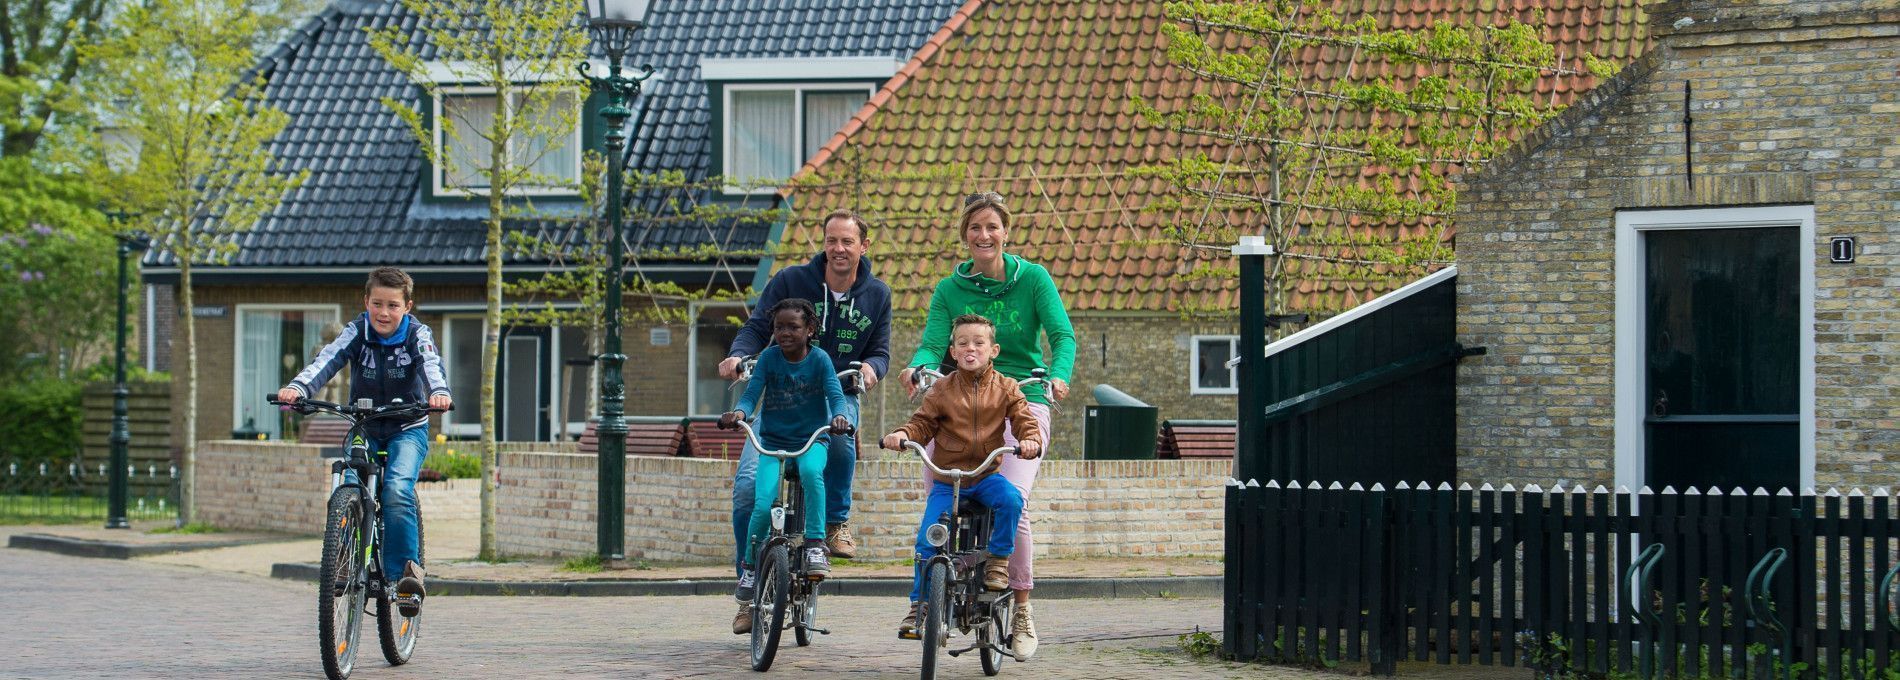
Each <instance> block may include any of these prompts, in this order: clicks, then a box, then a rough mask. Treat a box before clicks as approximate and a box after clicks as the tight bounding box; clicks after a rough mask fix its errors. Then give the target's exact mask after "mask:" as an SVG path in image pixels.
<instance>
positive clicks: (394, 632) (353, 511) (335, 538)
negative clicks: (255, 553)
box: [269, 394, 441, 680]
mask: <svg viewBox="0 0 1900 680" xmlns="http://www.w3.org/2000/svg"><path fill="white" fill-rule="evenodd" d="M269 401H270V403H272V404H275V405H278V406H283V407H287V408H289V409H291V410H294V411H296V412H298V413H301V414H303V415H311V414H314V413H328V414H331V415H335V416H338V417H341V418H343V419H345V420H348V421H350V430H349V433H348V434H346V435H345V436H344V439H343V442H344V450H345V451H346V454H345V456H344V458H343V459H342V460H338V461H335V462H332V463H331V464H330V502H329V505H328V506H327V507H328V514H327V516H326V517H325V520H324V531H323V560H322V565H321V567H320V568H319V569H318V576H317V639H318V648H319V649H320V651H321V654H322V658H323V672H324V674H325V675H327V676H329V677H330V678H331V680H344V679H345V678H348V677H349V676H350V671H352V670H354V669H355V667H356V651H357V641H358V640H359V639H360V637H361V636H360V634H361V630H362V623H363V619H362V616H363V615H364V614H366V613H369V612H368V607H367V603H366V601H367V600H368V599H369V598H370V596H374V597H375V599H376V634H377V638H378V640H379V642H380V643H381V646H382V651H383V659H384V660H385V661H388V662H389V665H391V666H400V665H403V664H405V663H408V662H409V659H410V657H411V655H412V654H414V652H415V648H416V640H417V639H418V638H419V637H420V635H421V632H422V613H421V612H417V613H416V615H415V616H403V615H402V613H401V611H400V609H401V607H402V606H403V605H414V604H420V602H419V601H418V602H409V601H398V596H397V595H396V594H395V588H394V585H393V584H394V580H395V579H394V578H392V577H391V575H389V574H384V573H383V569H382V546H383V531H384V528H383V515H382V492H383V467H384V466H383V463H384V462H386V461H387V459H388V456H389V452H387V451H378V452H376V454H375V455H374V456H372V455H371V453H370V451H369V442H368V440H367V439H366V438H364V436H363V426H364V425H365V424H368V423H369V422H371V421H375V420H383V419H405V420H406V419H413V418H415V417H416V416H419V415H423V414H427V413H440V412H441V410H439V409H432V408H429V406H428V404H424V403H415V404H404V403H401V402H400V400H399V401H397V402H396V403H391V404H387V405H384V406H372V405H371V404H370V400H368V399H358V400H356V403H355V404H354V405H348V404H336V403H331V402H327V401H320V400H316V399H300V400H298V401H297V402H296V403H294V404H292V403H285V402H283V401H280V400H278V399H277V395H275V394H272V395H270V397H269ZM352 470H353V471H355V472H356V480H355V481H350V480H349V478H348V477H347V476H346V475H345V473H346V472H347V471H352ZM421 513H422V508H421V507H420V506H418V507H417V508H416V563H417V564H424V562H423V539H422V515H421ZM364 518H370V519H369V521H368V522H365V521H364ZM395 576H398V577H399V576H400V575H395Z"/></svg>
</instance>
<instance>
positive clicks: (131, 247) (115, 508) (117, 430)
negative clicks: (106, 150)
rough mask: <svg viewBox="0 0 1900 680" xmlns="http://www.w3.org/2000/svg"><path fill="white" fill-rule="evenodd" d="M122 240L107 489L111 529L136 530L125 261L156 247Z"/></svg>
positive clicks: (135, 238)
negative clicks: (129, 511) (131, 497)
mask: <svg viewBox="0 0 1900 680" xmlns="http://www.w3.org/2000/svg"><path fill="white" fill-rule="evenodd" d="M127 217H128V216H127V215H126V214H124V213H119V212H114V213H113V214H112V219H113V221H114V222H116V223H118V224H121V225H123V224H125V221H126V218H127ZM118 238H119V342H118V346H117V349H116V354H117V359H116V362H117V367H116V368H115V369H114V370H113V385H112V436H111V437H110V442H111V444H112V461H111V465H112V471H111V474H109V475H108V476H107V479H108V480H109V481H108V482H107V486H106V528H107V529H129V528H131V527H132V524H131V522H128V521H126V518H125V506H126V496H127V495H128V494H129V492H130V490H129V489H128V488H127V487H128V486H130V484H129V480H128V479H127V478H128V477H129V476H130V474H131V470H130V467H129V466H130V465H131V461H129V460H128V459H127V458H128V456H127V453H126V450H125V449H126V446H127V445H128V444H130V443H131V442H132V429H131V424H130V423H129V422H127V409H126V405H125V400H126V397H127V396H130V394H131V392H130V390H127V389H126V387H125V325H126V324H125V288H126V264H125V261H126V258H128V257H131V256H133V255H137V254H139V253H143V252H145V251H146V250H147V249H150V248H151V247H152V242H151V239H149V238H147V237H146V236H145V234H144V233H143V232H138V231H130V232H123V233H120V234H119V237H118ZM145 332H147V333H150V332H152V331H151V329H149V328H148V329H145Z"/></svg>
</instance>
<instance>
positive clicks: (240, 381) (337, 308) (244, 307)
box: [231, 302, 350, 439]
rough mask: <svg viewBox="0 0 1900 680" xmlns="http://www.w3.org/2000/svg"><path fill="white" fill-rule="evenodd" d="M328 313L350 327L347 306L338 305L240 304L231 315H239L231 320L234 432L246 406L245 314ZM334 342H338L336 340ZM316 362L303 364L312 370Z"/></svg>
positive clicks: (307, 359) (281, 434) (232, 426)
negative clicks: (241, 395) (244, 394)
mask: <svg viewBox="0 0 1900 680" xmlns="http://www.w3.org/2000/svg"><path fill="white" fill-rule="evenodd" d="M324 311H327V312H330V313H332V314H335V315H336V322H337V323H349V321H350V320H349V319H345V318H343V305H338V304H323V303H320V302H312V303H308V304H297V303H281V304H280V303H271V304H263V303H240V304H237V305H235V306H234V309H233V310H232V312H231V313H232V314H235V315H236V316H237V318H235V319H232V320H231V331H232V333H231V429H233V430H235V429H237V428H240V427H243V426H244V409H243V407H242V404H243V403H244V402H243V400H242V399H241V398H240V397H239V396H238V395H240V394H243V390H244V358H245V357H244V313H245V312H324ZM332 340H334V338H332ZM312 358H314V357H303V362H304V363H303V365H304V366H309V365H310V360H311V359H312ZM299 370H302V369H301V368H299ZM330 379H331V380H335V379H336V377H335V376H331V378H330ZM278 387H283V386H282V385H279V386H278ZM284 434H285V433H282V432H280V433H278V435H277V436H278V438H279V439H281V438H282V437H283V436H284Z"/></svg>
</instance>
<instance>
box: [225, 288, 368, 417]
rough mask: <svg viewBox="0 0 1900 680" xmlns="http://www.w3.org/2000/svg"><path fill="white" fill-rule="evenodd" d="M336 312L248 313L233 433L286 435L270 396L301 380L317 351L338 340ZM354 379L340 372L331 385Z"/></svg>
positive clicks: (240, 349)
mask: <svg viewBox="0 0 1900 680" xmlns="http://www.w3.org/2000/svg"><path fill="white" fill-rule="evenodd" d="M335 323H336V313H335V312H333V311H330V310H327V309H308V310H247V311H245V312H244V319H243V324H242V325H243V329H244V331H243V333H244V335H243V337H242V338H241V339H240V341H239V344H238V357H237V365H238V393H237V395H236V401H237V405H238V408H237V413H236V414H235V415H236V420H235V421H234V422H233V423H232V425H233V426H234V427H233V429H236V428H241V427H252V428H255V429H256V430H257V431H259V432H267V433H269V434H270V436H271V438H272V439H279V438H282V437H283V436H284V434H285V433H284V431H283V428H282V427H281V424H282V420H283V419H282V418H281V417H279V415H280V414H279V413H278V411H277V408H276V407H274V406H271V405H270V403H269V402H268V401H267V400H266V398H265V396H266V395H268V394H271V393H274V392H276V391H277V390H278V388H281V387H283V386H284V384H285V383H288V382H290V379H291V378H294V377H296V376H297V373H298V372H299V371H302V370H303V367H304V366H306V365H308V364H309V363H310V360H311V359H314V358H316V355H317V350H318V349H319V348H321V347H323V345H324V344H325V343H326V342H328V341H330V340H333V339H335V336H334V335H333V334H331V333H330V332H329V331H330V326H331V325H332V324H335ZM348 380H349V375H348V374H346V373H344V372H341V371H339V372H338V374H337V375H335V376H333V377H331V378H330V382H331V383H338V382H344V381H348Z"/></svg>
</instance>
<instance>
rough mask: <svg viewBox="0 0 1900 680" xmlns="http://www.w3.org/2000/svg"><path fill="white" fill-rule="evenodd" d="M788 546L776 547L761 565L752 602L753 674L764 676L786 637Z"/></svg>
mask: <svg viewBox="0 0 1900 680" xmlns="http://www.w3.org/2000/svg"><path fill="white" fill-rule="evenodd" d="M786 560H787V552H786V549H785V544H783V543H779V544H777V545H773V546H772V547H771V548H768V549H767V550H766V551H765V559H763V560H761V561H760V562H759V581H758V584H759V586H758V594H757V595H755V596H754V597H755V598H756V599H754V600H753V601H752V670H755V671H759V672H764V671H766V670H768V669H770V668H771V667H772V658H773V657H774V656H777V655H778V642H779V638H780V637H781V636H783V635H784V634H785V609H786V605H787V604H788V603H789V601H790V600H791V590H792V570H791V565H790V563H789V562H787V561H786Z"/></svg>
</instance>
